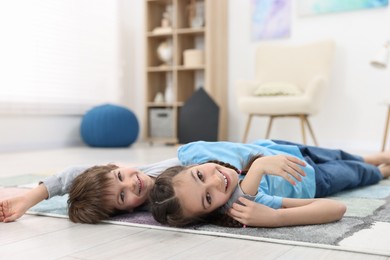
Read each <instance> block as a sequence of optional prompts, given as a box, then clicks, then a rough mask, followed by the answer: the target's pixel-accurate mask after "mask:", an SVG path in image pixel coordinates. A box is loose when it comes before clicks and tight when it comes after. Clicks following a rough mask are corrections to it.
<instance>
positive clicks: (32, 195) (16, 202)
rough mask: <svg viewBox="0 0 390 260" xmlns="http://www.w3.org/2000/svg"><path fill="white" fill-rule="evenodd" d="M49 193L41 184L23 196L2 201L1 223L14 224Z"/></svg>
mask: <svg viewBox="0 0 390 260" xmlns="http://www.w3.org/2000/svg"><path fill="white" fill-rule="evenodd" d="M48 196H49V193H48V191H47V189H46V187H45V185H43V184H41V185H38V187H35V188H34V189H32V190H29V191H27V192H26V193H24V194H23V195H21V196H17V197H13V198H9V199H6V200H3V201H0V222H12V221H15V220H17V219H18V218H20V217H21V216H23V215H24V213H26V211H27V210H28V209H29V208H31V207H32V206H34V205H36V204H37V203H39V202H41V201H42V200H44V199H47V198H48Z"/></svg>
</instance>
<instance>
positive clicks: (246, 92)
mask: <svg viewBox="0 0 390 260" xmlns="http://www.w3.org/2000/svg"><path fill="white" fill-rule="evenodd" d="M258 83H259V82H258V81H255V80H243V79H240V80H237V81H236V84H235V85H236V94H237V96H238V97H240V96H253V92H254V91H255V88H256V87H257V86H258Z"/></svg>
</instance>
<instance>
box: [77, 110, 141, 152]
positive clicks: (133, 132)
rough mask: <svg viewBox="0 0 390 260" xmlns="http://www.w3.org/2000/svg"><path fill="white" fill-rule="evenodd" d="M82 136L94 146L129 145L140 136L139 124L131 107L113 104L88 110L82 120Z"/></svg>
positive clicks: (87, 142)
mask: <svg viewBox="0 0 390 260" xmlns="http://www.w3.org/2000/svg"><path fill="white" fill-rule="evenodd" d="M80 132H81V137H82V139H83V141H84V142H85V143H86V144H88V145H89V146H93V147H127V146H130V145H131V144H132V143H134V141H135V140H136V139H137V137H138V133H139V124H138V120H137V117H136V116H135V114H134V113H133V112H132V111H130V110H129V109H127V108H125V107H122V106H118V105H112V104H105V105H101V106H97V107H94V108H92V109H91V110H89V111H87V113H86V114H85V115H84V117H83V119H82V122H81V128H80Z"/></svg>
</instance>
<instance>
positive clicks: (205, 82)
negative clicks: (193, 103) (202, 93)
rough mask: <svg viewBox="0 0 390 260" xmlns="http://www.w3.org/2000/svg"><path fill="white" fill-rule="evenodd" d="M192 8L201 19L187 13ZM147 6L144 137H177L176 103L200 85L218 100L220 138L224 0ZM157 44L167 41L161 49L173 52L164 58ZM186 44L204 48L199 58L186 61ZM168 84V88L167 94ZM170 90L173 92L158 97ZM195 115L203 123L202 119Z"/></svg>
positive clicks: (157, 1)
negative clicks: (196, 61)
mask: <svg viewBox="0 0 390 260" xmlns="http://www.w3.org/2000/svg"><path fill="white" fill-rule="evenodd" d="M167 6H171V9H167ZM191 7H196V8H197V9H191ZM167 10H171V11H172V12H169V11H167ZM191 10H197V14H198V15H199V14H201V13H203V14H204V15H203V20H202V19H199V17H202V16H201V15H200V16H197V15H196V14H195V15H192V16H190V13H191V12H190V11H191ZM145 11H146V15H145V17H146V45H147V47H146V66H147V67H146V113H145V115H146V116H145V126H146V127H145V133H144V134H145V137H146V139H147V140H148V141H150V142H163V143H171V144H176V143H178V115H179V113H180V108H181V107H182V106H183V104H184V103H185V101H186V100H187V99H188V98H189V97H191V95H192V94H193V93H194V92H195V91H196V90H197V89H198V88H199V87H203V88H204V89H205V90H206V91H207V92H208V94H209V95H210V96H211V97H212V98H213V99H214V101H215V102H216V103H217V104H218V105H219V108H220V122H219V134H218V138H219V139H220V140H225V139H226V136H227V129H226V128H227V115H226V113H227V111H226V110H227V106H226V100H227V0H218V1H216V0H196V1H195V0H145ZM192 14H194V13H192ZM190 17H192V18H193V19H190ZM163 20H164V21H163ZM202 21H203V22H202ZM161 44H165V46H168V48H165V49H164V50H165V54H167V53H170V51H171V53H172V55H171V57H172V58H171V60H170V61H168V62H167V59H166V60H165V61H163V60H162V59H161V58H160V57H159V54H158V51H157V49H158V48H159V47H160V48H161ZM186 50H202V51H203V55H202V57H203V62H198V63H194V62H191V64H190V62H188V57H187V60H186V58H185V57H184V56H185V55H184V52H185V51H186ZM160 53H163V52H160ZM160 56H163V55H160ZM169 56H170V55H166V57H169ZM198 57H199V56H198ZM201 60H202V59H201ZM169 85H170V86H171V87H172V88H171V89H172V93H171V95H165V92H166V88H167V86H169ZM158 93H161V94H158ZM156 96H159V97H156ZM168 96H172V98H166V99H165V100H164V98H161V97H168ZM194 120H200V123H201V119H194ZM205 127H207V126H205Z"/></svg>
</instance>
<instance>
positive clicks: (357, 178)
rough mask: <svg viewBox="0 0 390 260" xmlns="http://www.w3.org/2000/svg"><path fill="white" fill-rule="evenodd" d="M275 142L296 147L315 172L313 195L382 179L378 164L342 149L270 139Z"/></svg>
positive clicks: (322, 194) (364, 184)
mask: <svg viewBox="0 0 390 260" xmlns="http://www.w3.org/2000/svg"><path fill="white" fill-rule="evenodd" d="M272 141H274V142H275V143H277V144H286V145H295V146H298V148H299V150H300V151H301V153H302V155H303V157H304V158H305V160H306V162H307V163H309V164H310V165H311V166H312V167H313V168H314V170H315V173H316V195H315V197H316V198H321V197H327V196H329V195H332V194H335V193H336V192H339V191H342V190H347V189H352V188H356V187H362V186H367V185H372V184H375V183H378V182H379V181H380V180H382V179H383V175H382V174H381V173H380V171H379V169H378V167H376V166H374V165H371V164H368V163H365V162H364V161H363V158H362V157H360V156H357V155H353V154H350V153H347V152H344V151H342V150H335V149H327V148H321V147H316V146H308V145H303V144H296V143H292V142H288V141H281V140H272Z"/></svg>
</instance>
